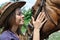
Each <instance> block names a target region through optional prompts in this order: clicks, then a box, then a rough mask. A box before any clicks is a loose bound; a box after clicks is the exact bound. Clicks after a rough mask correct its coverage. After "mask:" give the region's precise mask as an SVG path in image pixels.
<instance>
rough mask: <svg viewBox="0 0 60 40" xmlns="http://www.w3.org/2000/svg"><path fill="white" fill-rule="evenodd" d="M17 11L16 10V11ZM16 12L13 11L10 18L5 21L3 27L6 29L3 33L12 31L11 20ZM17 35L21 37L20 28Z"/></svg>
mask: <svg viewBox="0 0 60 40" xmlns="http://www.w3.org/2000/svg"><path fill="white" fill-rule="evenodd" d="M15 10H16V9H15ZM15 10H14V11H12V12H11V13H10V14H9V15H8V17H7V18H6V19H5V21H4V24H3V27H4V29H3V31H5V30H11V28H12V26H11V24H10V21H9V20H10V18H11V17H12V16H14V14H15ZM3 31H2V32H3ZM16 32H17V34H18V35H19V34H20V32H21V31H20V28H19V27H18V29H17V31H16Z"/></svg>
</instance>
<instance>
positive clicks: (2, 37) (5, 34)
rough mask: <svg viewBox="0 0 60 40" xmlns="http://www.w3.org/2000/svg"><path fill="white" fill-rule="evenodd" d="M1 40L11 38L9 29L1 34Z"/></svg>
mask: <svg viewBox="0 0 60 40" xmlns="http://www.w3.org/2000/svg"><path fill="white" fill-rule="evenodd" d="M0 40H10V35H9V33H8V32H7V31H4V32H3V33H2V34H0Z"/></svg>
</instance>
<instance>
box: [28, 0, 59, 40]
mask: <svg viewBox="0 0 60 40" xmlns="http://www.w3.org/2000/svg"><path fill="white" fill-rule="evenodd" d="M43 1H44V0H43ZM41 2H42V0H37V1H36V3H35V5H34V6H33V7H32V10H33V12H32V14H33V17H34V18H35V16H36V15H37V13H36V12H37V9H39V6H40V5H41ZM42 4H43V3H42ZM41 13H44V15H45V17H46V18H47V19H48V20H47V22H45V23H44V25H43V26H42V28H41V32H40V33H41V34H40V36H41V40H44V39H47V38H48V37H49V35H50V34H52V33H53V32H56V31H58V30H60V0H45V2H44V5H43V7H42V9H41ZM30 23H31V25H32V26H33V24H32V21H31V22H30ZM32 26H29V29H30V32H31V33H32V32H33V31H31V30H33V27H32ZM30 27H31V28H32V29H31V28H30ZM28 32H29V30H28Z"/></svg>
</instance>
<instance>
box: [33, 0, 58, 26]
mask: <svg viewBox="0 0 60 40" xmlns="http://www.w3.org/2000/svg"><path fill="white" fill-rule="evenodd" d="M45 2H46V0H41V4H40V6H39V8H38V9H37V11H36V16H35V17H34V18H35V20H36V19H37V16H38V15H39V13H40V12H42V10H43V8H44V12H45V15H46V17H47V18H48V19H49V20H50V21H51V22H52V23H53V24H54V25H55V26H57V24H56V23H55V22H54V21H53V19H52V18H51V17H50V15H49V14H48V12H47V10H46V4H45Z"/></svg>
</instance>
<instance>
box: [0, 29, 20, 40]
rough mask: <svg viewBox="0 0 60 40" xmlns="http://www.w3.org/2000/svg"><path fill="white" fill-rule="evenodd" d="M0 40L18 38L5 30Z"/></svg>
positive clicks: (15, 39)
mask: <svg viewBox="0 0 60 40" xmlns="http://www.w3.org/2000/svg"><path fill="white" fill-rule="evenodd" d="M0 40H19V38H18V37H17V36H16V35H15V34H14V33H13V32H11V31H9V30H7V31H4V32H3V33H2V34H1V35H0Z"/></svg>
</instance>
